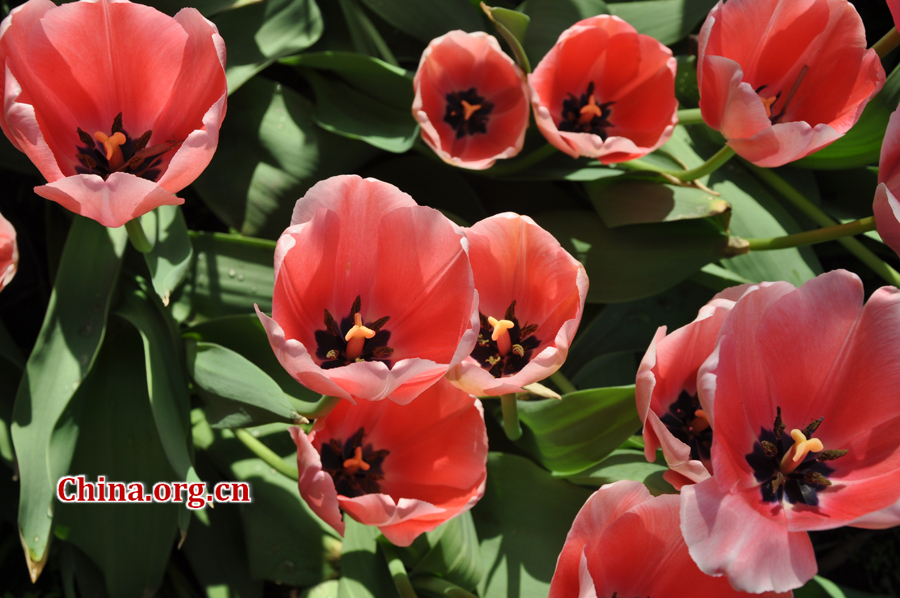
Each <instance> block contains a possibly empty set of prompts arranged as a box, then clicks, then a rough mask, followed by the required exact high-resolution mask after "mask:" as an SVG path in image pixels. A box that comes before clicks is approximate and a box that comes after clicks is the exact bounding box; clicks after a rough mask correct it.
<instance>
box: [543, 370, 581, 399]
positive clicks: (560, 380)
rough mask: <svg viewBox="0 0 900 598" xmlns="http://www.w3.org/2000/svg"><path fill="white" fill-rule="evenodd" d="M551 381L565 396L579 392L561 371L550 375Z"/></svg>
mask: <svg viewBox="0 0 900 598" xmlns="http://www.w3.org/2000/svg"><path fill="white" fill-rule="evenodd" d="M550 380H551V381H553V383H554V384H556V387H557V388H558V389H560V390H561V391H562V393H563V394H564V395H565V394H569V393H570V392H577V391H578V387H577V386H575V385H574V384H572V383H571V382H570V381H569V379H568V378H566V377H565V375H564V374H563V373H562V372H561V371H559V370H556V371H555V372H553V373H552V374H550Z"/></svg>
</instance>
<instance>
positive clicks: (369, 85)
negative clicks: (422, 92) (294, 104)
mask: <svg viewBox="0 0 900 598" xmlns="http://www.w3.org/2000/svg"><path fill="white" fill-rule="evenodd" d="M281 62H282V63H284V64H290V65H293V66H299V67H305V68H310V69H315V70H317V71H326V72H330V73H333V74H334V75H335V76H337V77H338V78H340V79H341V80H342V81H343V82H344V83H346V84H347V85H349V86H351V87H353V88H354V89H355V90H357V91H359V92H360V93H364V94H366V95H369V96H372V97H373V98H375V99H377V100H378V101H380V102H382V103H383V104H387V105H388V106H392V107H394V108H398V109H401V110H405V111H406V112H407V113H408V112H409V111H410V109H411V107H412V103H413V97H414V95H415V94H414V93H413V87H412V73H410V72H409V71H407V70H406V69H402V68H400V67H398V66H393V65H391V64H388V63H387V62H384V61H383V60H379V59H378V58H373V57H371V56H364V55H362V54H356V53H354V52H312V53H306V54H300V55H299V56H294V57H291V58H286V59H284V60H282V61H281Z"/></svg>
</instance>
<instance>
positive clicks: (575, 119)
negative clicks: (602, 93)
mask: <svg viewBox="0 0 900 598" xmlns="http://www.w3.org/2000/svg"><path fill="white" fill-rule="evenodd" d="M613 104H615V102H605V103H603V104H598V103H597V98H596V97H594V82H593V81H591V82H590V83H588V86H587V91H586V92H585V93H583V94H581V96H580V97H576V96H575V95H574V94H572V93H570V94H569V98H568V99H567V100H563V105H562V120H561V121H560V123H559V125H558V127H557V128H558V129H559V130H560V131H569V132H571V133H593V134H594V135H599V136H600V139H602V140H603V141H606V138H607V137H609V135H608V133H607V132H606V129H608V128H609V127H613V126H615V125H613V124H612V123H611V122H609V115H610V114H612V109H611V108H610V106H612V105H613Z"/></svg>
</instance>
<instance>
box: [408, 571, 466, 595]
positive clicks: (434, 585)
mask: <svg viewBox="0 0 900 598" xmlns="http://www.w3.org/2000/svg"><path fill="white" fill-rule="evenodd" d="M412 584H413V586H415V587H416V588H419V589H420V590H426V591H428V592H431V593H432V594H437V595H439V596H447V598H478V597H477V596H475V594H473V593H472V592H469V591H467V590H464V589H463V588H461V587H459V586H458V585H456V584H454V583H450V582H449V581H447V580H445V579H441V578H440V577H433V576H431V575H423V576H420V577H413V578H412Z"/></svg>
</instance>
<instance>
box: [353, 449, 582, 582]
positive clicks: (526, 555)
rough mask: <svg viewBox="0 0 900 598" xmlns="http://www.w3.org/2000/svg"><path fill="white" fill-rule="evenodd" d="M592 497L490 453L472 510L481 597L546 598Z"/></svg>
mask: <svg viewBox="0 0 900 598" xmlns="http://www.w3.org/2000/svg"><path fill="white" fill-rule="evenodd" d="M588 496H590V492H589V491H587V490H585V489H583V488H579V487H577V486H574V485H572V484H570V483H569V482H566V481H565V480H559V479H554V478H553V477H552V476H551V475H550V474H549V473H547V472H546V471H544V470H542V469H541V468H540V467H538V466H537V465H535V464H534V463H532V462H531V461H529V460H528V459H524V458H522V457H519V456H516V455H509V454H505V453H490V454H489V455H488V476H487V487H486V488H485V492H484V498H482V499H481V501H480V502H479V503H478V504H477V505H475V507H474V508H473V509H472V519H473V520H474V521H475V529H476V530H478V537H479V539H480V540H481V554H482V558H483V559H484V569H485V571H486V574H485V576H484V578H482V580H481V583H479V584H478V595H479V596H481V598H510V597H511V596H516V597H519V598H547V593H548V592H549V590H550V580H551V579H552V578H553V571H554V569H555V568H556V559H557V558H558V557H559V553H560V551H562V547H563V544H564V543H565V540H566V534H567V533H568V531H569V528H570V527H571V526H572V521H573V520H574V519H575V515H576V514H577V513H578V510H579V509H581V507H582V505H583V504H584V502H585V501H586V500H587V498H588ZM341 598H344V597H343V595H342V596H341Z"/></svg>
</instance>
